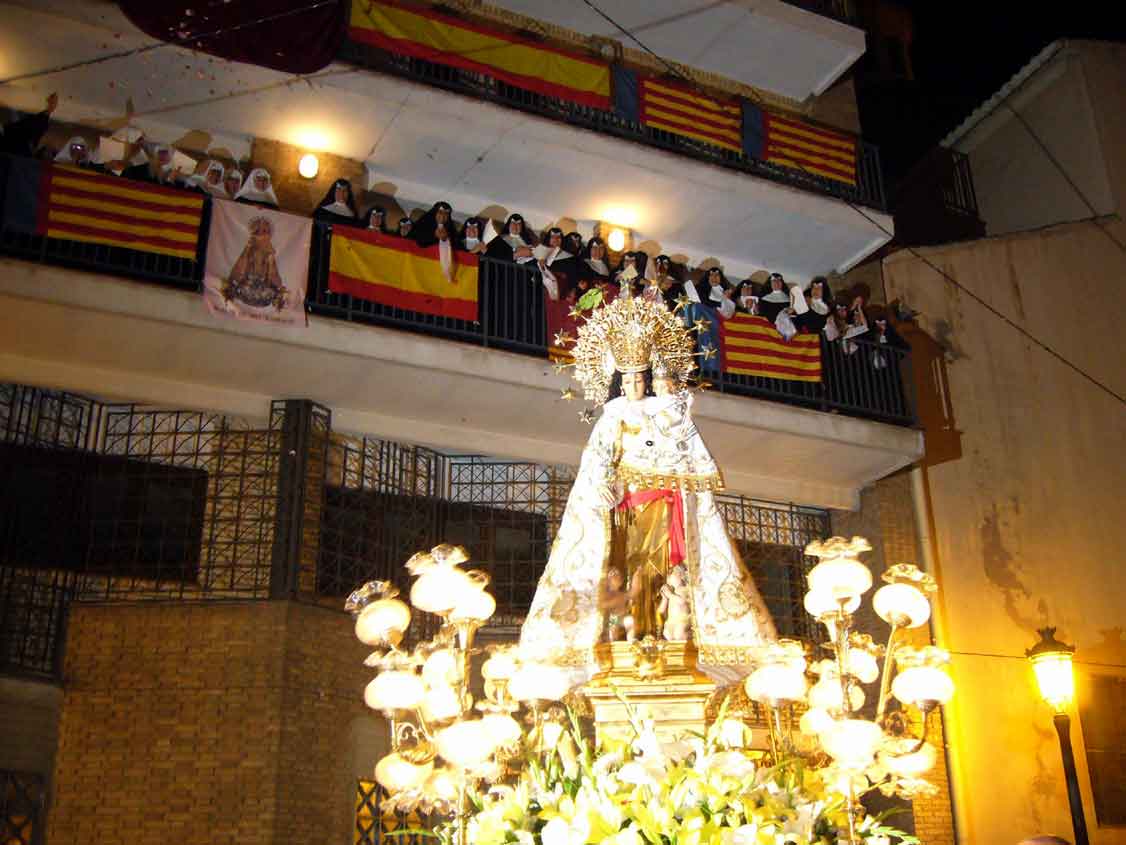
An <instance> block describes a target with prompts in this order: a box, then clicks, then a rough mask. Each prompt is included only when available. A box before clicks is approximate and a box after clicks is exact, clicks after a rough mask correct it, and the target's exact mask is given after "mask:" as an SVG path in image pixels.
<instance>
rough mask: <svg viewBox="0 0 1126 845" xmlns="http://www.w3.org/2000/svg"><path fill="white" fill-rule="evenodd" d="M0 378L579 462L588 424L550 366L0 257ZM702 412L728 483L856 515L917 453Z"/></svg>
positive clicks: (917, 440) (718, 407)
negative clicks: (284, 405) (271, 315)
mask: <svg viewBox="0 0 1126 845" xmlns="http://www.w3.org/2000/svg"><path fill="white" fill-rule="evenodd" d="M0 380H13V381H19V382H22V383H29V384H36V385H40V386H45V387H54V388H60V389H68V390H74V391H80V392H84V393H88V394H97V395H100V396H103V397H105V398H108V399H119V400H130V401H138V402H143V403H148V404H155V405H167V406H174V407H198V408H201V409H205V410H216V411H222V412H227V413H233V414H239V415H243V416H247V417H251V418H254V417H261V416H264V415H265V413H266V411H267V408H268V405H269V400H270V399H271V398H281V397H307V398H311V399H314V400H316V401H319V402H323V403H325V404H326V405H329V406H330V407H332V408H333V409H334V412H333V413H334V421H335V425H336V427H337V428H339V429H341V430H351V431H355V432H362V433H367V434H373V435H378V436H384V437H388V438H394V439H400V440H406V441H412V442H418V443H424V444H428V445H432V446H435V447H438V448H443V449H450V450H458V451H462V452H480V453H484V454H490V455H496V456H500V457H511V458H519V459H524V460H535V461H540V462H544V463H561V464H575V463H577V461H578V457H579V453H580V451H581V448H582V444H583V443H584V442H585V440H586V438H587V436H588V434H589V428H588V427H587V426H585V425H584V424H582V423H581V422H580V421H579V420H578V416H577V413H576V412H577V410H578V407H577V406H576V405H573V404H571V403H565V402H562V401H560V400H559V399H558V397H559V389H560V388H561V387H563V386H564V385H565V383H566V381H565V377H564V376H560V375H557V374H555V373H554V371H553V369H552V367H551V366H550V365H549V363H548V362H547V361H540V360H536V359H532V358H528V357H525V356H521V355H514V354H509V353H505V352H499V351H495V350H490V349H482V348H480V347H474V346H469V345H464V344H458V343H453V342H450V341H444V340H437V339H433V338H429V337H423V336H419V335H414V334H409V333H405V332H399V331H395V330H391V329H381V328H373V327H369V326H355V325H350V324H341V323H339V322H337V321H332V320H326V319H322V318H318V317H312V318H311V319H310V325H309V327H308V329H305V330H300V329H297V330H293V331H291V332H288V333H286V332H279V331H278V330H277V329H276V328H263V327H259V326H257V325H250V324H245V323H239V322H236V321H233V320H225V321H224V320H219V319H216V318H214V317H212V316H210V315H209V314H208V313H207V312H206V311H205V309H204V306H203V302H202V300H201V298H200V297H199V296H198V295H196V294H191V293H185V292H180V291H171V290H165V289H161V288H156V287H151V286H146V285H142V284H137V283H132V282H125V281H120V280H116V279H113V278H110V277H107V276H101V275H96V274H89V273H84V272H79V271H74V270H66V269H60V268H54V267H46V266H38V265H33V264H28V263H24V262H19V261H13V260H9V259H3V260H0ZM696 418H697V421H698V422H699V424H700V428H701V431H702V432H703V434H704V437H705V439H706V440H707V442H708V444H709V446H710V448H711V449H712V451H713V452H714V453H715V455H716V457H717V459H718V460H719V462H720V465H721V467H722V468H723V470H724V473H725V475H726V477H727V481H728V485H729V487H730V488H731V489H733V490H736V491H738V492H741V493H744V494H747V495H750V496H754V497H758V498H763V499H772V500H777V501H793V502H798V503H801V504H807V505H817V506H822V507H837V508H851V507H854V506H855V505H856V504H857V501H858V494H859V490H860V489H861V488H862V487H863V486H865V485H866V484H868V483H870V482H872V481H873V480H875V479H877V478H880V477H882V476H884V475H886V474H888V473H890V472H893V471H895V470H896V469H898V468H900V467H903V466H906V465H908V464H910V463H912V462H913V461H914V460H916V459H917V458H918V457H920V456H921V454H922V438H921V435H920V434H919V433H918V432H917V431H914V430H912V429H906V428H901V427H897V426H892V425H885V424H882V423H876V422H868V421H865V420H860V419H854V418H851V417H845V416H840V415H836V414H827V413H822V412H818V411H812V410H805V409H800V408H792V407H789V406H786V405H782V404H778V403H773V402H766V401H758V400H754V399H747V398H742V397H734V396H721V395H711V394H703V395H700V396H699V397H698V401H697V404H696Z"/></svg>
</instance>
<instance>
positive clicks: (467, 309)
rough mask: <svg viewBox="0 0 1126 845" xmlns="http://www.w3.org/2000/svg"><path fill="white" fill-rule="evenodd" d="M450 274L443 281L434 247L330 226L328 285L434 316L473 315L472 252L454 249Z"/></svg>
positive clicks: (474, 274) (468, 317)
mask: <svg viewBox="0 0 1126 845" xmlns="http://www.w3.org/2000/svg"><path fill="white" fill-rule="evenodd" d="M453 257H454V262H455V263H454V265H453V274H452V275H453V278H452V279H447V278H446V274H445V273H444V272H443V270H442V263H441V260H440V259H439V256H438V246H437V245H434V246H429V247H420V246H418V245H417V244H416V243H415V242H414V241H409V240H407V239H406V238H399V237H396V236H394V235H385V234H383V233H382V232H376V231H374V230H372V229H352V228H349V227H347V226H336V227H334V228H333V230H332V254H331V257H330V259H329V275H328V289H329V290H330V291H332V292H333V293H347V294H350V295H351V296H354V297H356V298H358V299H366V300H369V301H371V302H378V303H380V304H382V305H389V306H391V307H392V308H404V309H406V310H408V311H418V312H421V313H423V314H433V315H435V316H436V317H453V318H455V319H458V320H469V321H473V320H476V319H477V256H476V255H473V254H472V253H468V252H460V251H456V250H455V251H454V253H453Z"/></svg>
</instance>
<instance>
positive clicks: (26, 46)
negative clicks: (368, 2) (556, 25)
mask: <svg viewBox="0 0 1126 845" xmlns="http://www.w3.org/2000/svg"><path fill="white" fill-rule="evenodd" d="M559 5H560V6H578V5H584V4H580V3H569V4H559ZM625 5H629V4H625ZM667 5H669V4H668V3H665V4H661V5H659V6H657V8H664V7H665V6H667ZM712 5H713V6H715V5H717V4H712ZM718 5H724V6H726V5H729V4H726V3H725V4H718ZM787 8H790V7H787ZM709 14H710V13H709ZM803 14H806V13H803ZM0 15H2V16H3V20H4V21H5V24H4V28H3V30H2V31H0V79H6V78H8V77H10V76H15V75H20V74H25V73H32V72H36V71H40V70H43V69H49V68H54V67H57V66H59V65H60V64H64V63H72V62H76V61H81V60H85V59H90V58H95V57H98V56H104V55H106V54H107V53H111V52H116V51H122V50H127V49H131V48H135V47H139V46H143V45H145V44H150V43H152V42H151V41H150V40H149V39H148V38H147V37H146V36H144V35H143V34H141V33H139V32H137V31H136V30H135V29H133V28H132V27H131V26H130V25H129V24H128V23H127V22H126V21H125V20H124V19H123V17H122V16H121V14H120V12H119V11H118V10H117V7H116V6H115V5H113V4H109V3H89V2H81V0H39V1H38V2H35V3H34V4H33V3H32V2H31V0H27V2H23V3H14V4H13V3H7V4H0ZM703 17H704V18H706V15H703ZM814 17H816V16H814ZM53 90H57V91H58V92H59V94H60V97H61V99H62V102H61V105H60V107H59V111H58V115H57V116H58V117H59V118H60V119H63V120H67V121H73V122H76V123H82V124H93V123H95V122H96V121H99V120H102V121H105V120H112V119H117V120H120V119H121V118H122V116H123V114H124V111H125V101H126V99H127V98H131V99H132V101H133V103H134V105H135V109H136V112H135V116H134V118H133V124H134V125H136V126H139V127H141V128H143V129H145V131H146V134H147V135H148V136H149V137H150V138H151V139H154V140H165V141H169V142H175V141H176V140H177V139H179V138H181V137H182V136H183V135H184V134H185V133H186V132H187V131H188V130H198V131H201V132H205V133H208V134H210V136H211V138H212V141H211V144H212V145H213V146H219V147H225V148H227V149H228V150H230V151H231V152H232V153H233V154H234V155H235V156H236V157H242V156H245V155H247V154H248V152H249V149H250V141H251V139H252V138H253V137H255V136H257V137H264V138H272V139H276V140H280V141H284V142H287V143H291V144H295V145H298V146H301V147H306V148H309V149H313V150H324V151H329V152H333V153H336V154H339V155H343V156H347V157H349V158H353V159H358V160H366V161H368V162H369V163H370V167H371V169H372V172H373V173H374V174H375V179H376V180H377V181H380V182H385V183H387V191H388V192H391V193H393V194H394V195H395V196H396V199H398V200H399V201H400V203H401V204H402V205H404V206H405V207H407V208H408V209H409V208H410V207H412V206H413V205H416V204H417V205H429V203H431V202H433V201H435V200H437V199H440V198H441V199H447V200H449V201H450V202H452V203H453V204H454V208H455V210H457V211H458V212H460V213H476V212H478V211H480V210H482V209H483V208H485V207H487V206H490V205H494V204H496V205H500V206H501V207H503V208H507V209H510V210H514V211H515V210H519V211H521V212H522V213H524V214H525V215H526V216H527V217H528V218H529V220H530V221H531V222H532V223H533V224H535V225H537V226H546V225H549V224H550V223H552V222H554V221H555V220H556V219H558V218H559V217H562V216H567V217H571V218H573V219H576V220H579V221H593V220H608V221H609V222H612V223H616V224H619V225H627V226H629V227H631V228H632V229H633V230H634V231H635V232H637V233H638V236H639V239H651V240H652V241H654V242H655V244H654V246H656V247H659V248H660V249H661V250H663V251H665V252H667V253H669V254H670V255H675V254H678V253H679V254H682V255H684V256H686V257H687V258H689V259H690V260H691V261H692V262H693V263H699V262H701V261H703V260H705V259H707V258H714V259H717V260H718V261H719V262H720V263H721V264H722V265H723V266H724V267H725V269H726V270H727V272H728V274H729V275H733V276H737V277H742V276H745V275H748V274H750V273H751V272H753V271H755V270H760V269H769V270H777V271H780V272H782V273H784V274H786V275H787V277H793V278H796V279H804V278H808V277H809V276H812V275H815V274H818V273H825V272H828V271H830V270H834V269H835V270H841V271H843V270H845V269H848V268H849V267H851V266H852V265H853V264H854V263H856V262H857V261H859V260H861V259H862V258H863V257H865V256H866V255H868V254H870V253H871V252H872V251H873V250H875V249H877V248H878V247H879V246H881V245H882V244H883V243H885V242H886V241H887V240H888V236H887V235H886V234H884V232H883V231H881V229H880V228H879V227H878V226H876V225H873V223H872V222H870V220H868V219H865V217H864V216H862V215H861V214H859V213H858V212H857V211H855V210H853V209H851V208H849V207H848V206H847V205H846V204H844V203H842V202H840V201H837V200H833V199H829V198H827V197H824V196H821V195H819V194H814V193H810V192H806V191H800V190H796V189H791V188H787V187H785V186H781V185H778V184H775V183H771V182H768V181H765V180H761V179H757V178H754V177H749V176H744V175H740V174H738V173H735V172H733V171H731V170H728V169H725V168H721V167H717V166H713V165H709V164H704V163H700V162H696V161H693V160H690V159H686V158H683V157H681V156H676V155H673V154H671V153H665V152H662V151H659V150H655V149H651V148H648V147H645V146H643V145H640V144H635V143H632V142H628V141H621V140H617V139H613V138H610V137H608V136H602V135H598V134H596V133H593V132H589V131H586V130H581V129H576V128H572V127H568V126H566V125H563V124H560V123H556V122H552V121H549V120H546V119H541V118H536V117H532V116H529V115H525V114H522V113H518V112H514V111H512V110H509V109H506V108H502V107H499V106H493V105H490V104H488V103H485V102H482V101H479V100H473V99H469V98H465V97H460V96H456V95H451V94H448V93H446V92H444V91H441V90H438V89H435V88H429V87H426V86H422V85H417V84H414V83H410V82H406V81H403V80H399V79H395V78H391V77H385V76H379V75H375V74H371V73H368V72H365V71H357V70H353V69H351V68H349V67H346V66H336V65H333V66H330V67H329V68H326V69H325V70H324V71H322V72H321V73H319V74H316V75H315V76H313V77H311V78H304V79H297V78H294V77H292V76H289V75H286V74H283V73H278V72H276V71H271V70H267V69H263V68H259V67H255V66H249V65H243V64H239V63H234V62H227V61H224V60H221V59H214V58H212V57H209V56H206V55H203V54H194V53H192V52H191V51H187V50H182V49H180V48H177V47H170V46H166V47H161V48H159V49H156V50H153V51H151V52H147V53H143V54H139V55H134V56H129V57H125V58H119V59H112V60H108V61H103V62H99V63H97V64H93V65H88V66H85V67H82V68H78V69H73V70H66V71H61V72H56V73H51V74H47V75H40V76H36V77H34V78H31V79H27V80H21V81H16V82H14V83H10V84H6V85H0V102H3V103H5V104H8V105H12V106H15V107H22V108H25V109H30V108H40V107H41V103H42V101H43V98H44V96H45V95H46V94H47V93H48V92H49V91H53ZM865 214H867V215H868V216H869V217H871V218H873V219H875V220H877V221H878V222H879V224H880V226H882V227H883V228H884V229H887V230H889V231H890V230H891V228H892V221H891V219H890V218H889V217H887V216H886V215H881V214H878V213H874V212H872V211H870V210H866V211H865Z"/></svg>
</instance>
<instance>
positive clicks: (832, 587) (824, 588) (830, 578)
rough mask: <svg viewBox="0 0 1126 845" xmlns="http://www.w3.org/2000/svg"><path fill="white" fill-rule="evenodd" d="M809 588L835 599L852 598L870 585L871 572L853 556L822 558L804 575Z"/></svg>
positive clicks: (863, 591)
mask: <svg viewBox="0 0 1126 845" xmlns="http://www.w3.org/2000/svg"><path fill="white" fill-rule="evenodd" d="M806 578H807V579H808V581H809V589H810V590H811V591H813V592H815V593H821V594H823V595H829V596H832V597H833V598H834V599H835V600H837V601H840V600H842V599H849V600H851V599H853V598H858V597H859V596H861V595H863V594H864V593H866V592H867V591H868V590H870V589H871V587H872V572H871V570H869V569H868V567H867V566H865V565H864V564H863V563H861V562H860V561H859V560H857V559H856V558H854V557H831V558H825V559H823V560H822V561H821V562H820V563H819V564H817V566H815V567H813V569H811V570H810V571H809V575H807V576H806Z"/></svg>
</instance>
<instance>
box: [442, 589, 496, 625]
mask: <svg viewBox="0 0 1126 845" xmlns="http://www.w3.org/2000/svg"><path fill="white" fill-rule="evenodd" d="M496 609H497V602H496V599H494V598H493V597H492V595H491V594H490V593H488V592H487V591H486V590H483V589H479V588H474V589H468V590H464V591H463V592H462V593H461V594H460V595H459V596H458V597H457V603H456V604H454V607H453V610H452V611H450V617H449V619H450V621H451V622H485V621H486V620H488V619H489V618H490V617H491V616H492V615H493V613H495V612H496Z"/></svg>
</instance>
